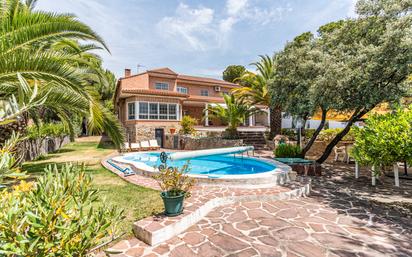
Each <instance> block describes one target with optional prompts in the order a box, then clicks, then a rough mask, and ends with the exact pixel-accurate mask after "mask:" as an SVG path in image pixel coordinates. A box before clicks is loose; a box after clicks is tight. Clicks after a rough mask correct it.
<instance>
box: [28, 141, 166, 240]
mask: <svg viewBox="0 0 412 257" xmlns="http://www.w3.org/2000/svg"><path fill="white" fill-rule="evenodd" d="M113 151H115V150H114V149H113V148H112V146H111V145H110V144H108V143H100V137H87V138H79V139H77V140H76V142H74V143H70V144H67V145H66V146H64V147H63V148H62V149H60V151H58V152H55V153H51V154H48V155H46V156H42V157H41V158H39V159H38V160H36V161H32V162H26V163H25V164H24V165H23V168H24V170H26V171H27V172H28V173H29V174H30V175H32V176H38V175H40V174H41V173H42V172H43V171H44V168H45V167H47V166H48V165H50V164H53V163H57V164H58V165H59V164H60V165H61V164H62V163H65V162H73V163H85V164H86V165H87V171H88V173H89V174H90V175H91V176H92V178H93V184H94V186H95V187H96V189H98V190H99V191H100V195H101V196H102V197H103V198H104V201H103V203H104V204H112V205H116V206H118V207H119V208H123V209H124V210H125V216H126V217H125V219H124V220H123V222H122V224H121V229H122V231H123V232H125V233H126V234H127V235H130V234H131V232H132V231H131V228H132V223H133V222H135V221H136V220H139V219H142V218H144V217H147V216H149V215H152V214H154V213H159V212H161V211H162V209H163V203H162V202H161V199H160V196H159V192H158V191H156V190H152V189H148V188H145V187H140V186H136V185H134V184H130V183H128V182H126V181H124V180H123V179H121V178H120V177H118V176H117V175H115V174H113V173H112V172H110V171H108V170H106V169H105V168H103V167H102V166H101V164H100V160H101V159H102V158H103V157H104V156H106V155H108V154H110V153H112V152H113Z"/></svg>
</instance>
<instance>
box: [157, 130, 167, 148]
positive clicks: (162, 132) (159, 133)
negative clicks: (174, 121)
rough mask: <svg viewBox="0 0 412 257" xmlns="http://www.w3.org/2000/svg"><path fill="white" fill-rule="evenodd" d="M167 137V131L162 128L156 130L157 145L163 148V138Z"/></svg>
mask: <svg viewBox="0 0 412 257" xmlns="http://www.w3.org/2000/svg"><path fill="white" fill-rule="evenodd" d="M164 135H165V130H164V129H162V128H157V129H155V138H156V140H157V143H158V144H159V146H160V147H161V148H163V138H164Z"/></svg>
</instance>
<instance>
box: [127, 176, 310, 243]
mask: <svg viewBox="0 0 412 257" xmlns="http://www.w3.org/2000/svg"><path fill="white" fill-rule="evenodd" d="M310 189H311V184H310V181H309V183H307V184H305V185H303V186H302V187H300V188H297V189H293V190H291V191H287V192H279V193H278V194H275V195H241V196H229V197H221V198H214V199H212V200H210V201H207V202H205V203H204V204H203V205H202V206H199V207H198V208H197V209H196V210H195V211H193V212H191V213H189V214H188V215H186V216H183V217H181V218H180V219H179V220H175V221H174V223H171V224H169V225H167V226H164V227H160V226H159V227H156V229H154V230H152V229H150V228H149V229H148V227H147V226H144V225H145V224H144V223H143V224H142V222H136V223H134V224H133V232H134V234H135V236H136V237H137V238H138V239H140V240H141V241H143V242H145V243H147V244H149V245H151V246H154V245H158V244H160V243H163V242H165V241H167V240H169V239H171V238H172V237H174V236H176V235H179V234H180V233H182V232H183V231H185V230H187V229H188V228H190V227H191V226H193V225H194V224H196V223H198V222H199V221H200V220H201V219H203V218H204V217H205V216H206V215H208V214H209V213H210V212H211V211H212V210H213V209H215V208H217V207H220V206H224V205H230V204H234V203H236V202H250V201H276V200H290V199H295V198H299V197H302V196H306V195H309V193H310Z"/></svg>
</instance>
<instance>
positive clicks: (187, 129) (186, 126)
mask: <svg viewBox="0 0 412 257" xmlns="http://www.w3.org/2000/svg"><path fill="white" fill-rule="evenodd" d="M196 124H197V119H195V118H193V117H190V116H189V115H185V116H183V118H182V120H181V121H180V126H182V129H181V130H180V133H181V134H183V135H191V134H193V133H194V132H195V128H194V126H195V125H196Z"/></svg>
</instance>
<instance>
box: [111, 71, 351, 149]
mask: <svg viewBox="0 0 412 257" xmlns="http://www.w3.org/2000/svg"><path fill="white" fill-rule="evenodd" d="M236 87H238V85H237V84H233V83H229V82H226V81H223V80H218V79H212V78H205V77H196V76H189V75H182V74H177V73H176V72H174V71H173V70H171V69H169V68H160V69H153V70H147V71H146V72H143V73H139V74H135V75H132V74H131V70H130V69H125V74H124V77H123V78H120V79H119V81H118V83H117V87H116V92H115V99H114V102H115V111H116V113H117V115H118V118H119V120H120V122H121V123H122V125H123V126H124V128H125V130H126V135H127V140H128V141H129V142H136V141H141V140H148V139H154V138H156V139H157V140H158V142H159V143H160V144H162V143H163V140H164V138H165V135H166V134H170V133H171V132H173V130H174V131H176V132H178V131H179V129H180V121H181V119H182V117H183V116H184V115H189V116H191V117H193V118H195V119H197V121H198V126H199V127H198V129H199V130H202V129H203V130H205V129H206V130H210V129H213V127H221V126H222V124H221V122H220V121H219V120H216V119H211V118H210V117H208V113H207V111H205V109H206V108H207V106H208V105H214V104H224V100H223V94H227V93H229V92H230V91H231V90H232V89H234V88H236ZM260 107H261V108H263V111H262V112H261V113H258V114H254V115H253V116H250V117H248V118H247V119H246V121H245V124H243V125H244V126H247V127H252V128H253V127H254V128H256V129H259V130H260V131H262V130H264V129H266V128H267V127H268V126H269V121H270V117H269V111H268V110H267V109H264V107H263V106H260ZM319 123H320V121H319V120H309V121H308V122H307V123H306V128H317V126H318V125H319ZM344 126H345V122H339V121H332V120H330V121H329V127H330V128H340V127H344ZM294 127H295V125H294V122H293V119H292V117H288V116H284V117H283V119H282V128H294ZM249 129H250V128H249Z"/></svg>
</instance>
